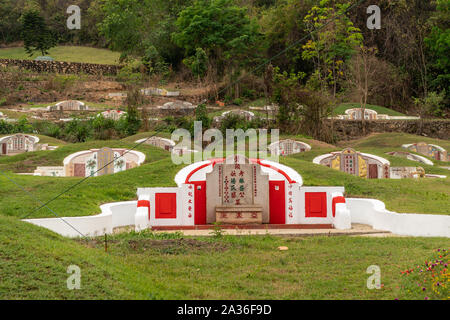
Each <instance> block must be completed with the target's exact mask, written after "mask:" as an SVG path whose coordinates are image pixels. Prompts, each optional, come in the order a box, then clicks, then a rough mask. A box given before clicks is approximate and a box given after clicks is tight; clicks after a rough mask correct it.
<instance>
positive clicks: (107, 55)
mask: <svg viewBox="0 0 450 320" xmlns="http://www.w3.org/2000/svg"><path fill="white" fill-rule="evenodd" d="M40 55H41V54H40V53H34V54H33V55H32V56H31V57H30V56H29V55H28V54H27V53H26V52H25V49H24V48H23V47H14V48H4V49H0V59H22V60H34V59H36V57H38V56H40ZM48 55H49V56H50V57H52V58H53V59H55V61H65V62H82V63H96V64H110V65H115V64H118V63H119V57H120V53H117V52H113V51H111V50H107V49H97V48H91V47H80V46H58V47H55V48H52V49H50V50H49V54H48Z"/></svg>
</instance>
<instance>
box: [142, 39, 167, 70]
mask: <svg viewBox="0 0 450 320" xmlns="http://www.w3.org/2000/svg"><path fill="white" fill-rule="evenodd" d="M142 63H143V64H144V66H145V67H146V68H147V73H148V74H150V75H152V74H162V75H165V76H167V75H168V73H169V67H168V64H167V63H166V62H165V61H164V59H163V58H162V57H161V55H160V53H159V52H158V50H157V49H156V48H155V46H152V45H149V46H148V47H147V48H146V49H145V53H144V56H143V57H142Z"/></svg>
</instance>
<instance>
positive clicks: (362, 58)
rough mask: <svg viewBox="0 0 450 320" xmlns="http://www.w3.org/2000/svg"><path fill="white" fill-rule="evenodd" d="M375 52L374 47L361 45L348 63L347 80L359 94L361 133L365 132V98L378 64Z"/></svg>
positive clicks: (368, 92)
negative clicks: (348, 72)
mask: <svg viewBox="0 0 450 320" xmlns="http://www.w3.org/2000/svg"><path fill="white" fill-rule="evenodd" d="M376 52H377V50H376V48H366V47H364V46H363V45H361V46H360V47H359V48H358V52H357V53H356V54H355V56H354V57H353V59H352V61H351V63H350V74H349V81H350V83H351V84H352V85H353V86H354V87H355V89H356V91H357V94H358V96H359V103H360V108H361V122H362V128H363V135H365V133H366V132H365V131H366V126H365V121H366V118H365V112H366V105H367V99H368V97H369V94H370V91H371V89H372V77H373V76H374V74H375V71H376V68H377V65H378V61H377V59H376V57H375V54H376Z"/></svg>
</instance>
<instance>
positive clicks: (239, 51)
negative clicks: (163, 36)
mask: <svg viewBox="0 0 450 320" xmlns="http://www.w3.org/2000/svg"><path fill="white" fill-rule="evenodd" d="M176 26H177V28H178V31H177V32H175V33H174V34H173V36H172V37H173V40H174V42H175V43H176V44H177V45H178V46H180V47H182V48H183V49H185V52H186V56H188V57H191V56H193V55H196V53H198V52H199V51H198V49H199V48H201V49H203V50H204V52H205V53H206V54H207V55H208V58H209V60H210V61H213V62H214V64H215V67H216V68H218V73H219V74H220V73H222V72H224V70H225V68H227V67H229V68H235V69H236V70H237V69H240V68H242V67H243V66H244V65H246V64H248V63H249V62H250V60H251V59H252V57H254V55H255V53H256V52H257V50H256V46H257V44H258V39H259V33H258V26H257V24H256V23H255V21H252V20H250V18H249V17H248V15H247V9H246V8H241V7H238V6H236V5H235V4H234V3H233V1H232V0H196V1H195V2H194V3H193V5H192V6H189V7H187V8H186V9H184V10H183V11H182V12H181V13H180V15H179V17H178V19H177V21H176ZM195 59H197V58H195Z"/></svg>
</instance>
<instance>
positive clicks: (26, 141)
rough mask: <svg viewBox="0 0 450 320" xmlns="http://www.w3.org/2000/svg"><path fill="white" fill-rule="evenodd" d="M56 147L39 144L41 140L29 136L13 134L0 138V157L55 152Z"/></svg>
mask: <svg viewBox="0 0 450 320" xmlns="http://www.w3.org/2000/svg"><path fill="white" fill-rule="evenodd" d="M56 148H58V147H56V146H49V145H48V144H47V143H39V138H38V137H36V136H32V135H29V134H22V133H18V134H13V135H9V136H4V137H1V138H0V155H1V156H14V155H16V154H20V153H25V152H33V151H41V150H55V149H56Z"/></svg>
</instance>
